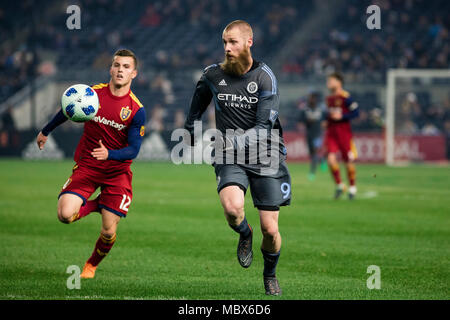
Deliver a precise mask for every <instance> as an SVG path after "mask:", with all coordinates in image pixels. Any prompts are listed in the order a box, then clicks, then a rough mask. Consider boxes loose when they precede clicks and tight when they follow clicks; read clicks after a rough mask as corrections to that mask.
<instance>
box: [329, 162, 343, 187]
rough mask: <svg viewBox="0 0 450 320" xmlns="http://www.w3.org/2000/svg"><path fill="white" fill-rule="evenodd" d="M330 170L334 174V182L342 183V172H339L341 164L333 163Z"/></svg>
mask: <svg viewBox="0 0 450 320" xmlns="http://www.w3.org/2000/svg"><path fill="white" fill-rule="evenodd" d="M330 170H331V175H332V176H333V179H334V182H336V184H340V183H341V173H340V172H339V165H334V166H333V165H331V166H330Z"/></svg>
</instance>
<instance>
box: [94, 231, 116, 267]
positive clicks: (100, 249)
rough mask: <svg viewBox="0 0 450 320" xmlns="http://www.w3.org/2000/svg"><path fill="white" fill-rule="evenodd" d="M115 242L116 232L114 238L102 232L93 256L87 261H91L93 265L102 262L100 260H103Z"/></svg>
mask: <svg viewBox="0 0 450 320" xmlns="http://www.w3.org/2000/svg"><path fill="white" fill-rule="evenodd" d="M114 242H116V235H115V234H114V236H113V237H112V238H107V237H105V236H104V235H103V234H101V233H100V237H99V238H98V240H97V242H96V243H95V248H94V252H92V255H91V257H90V258H89V259H88V261H87V262H89V263H90V264H91V265H93V266H97V265H98V264H99V263H100V261H102V260H103V258H104V257H105V256H106V255H107V254H108V252H109V251H110V250H111V248H112V246H113V245H114Z"/></svg>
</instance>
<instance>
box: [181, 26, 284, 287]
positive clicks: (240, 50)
mask: <svg viewBox="0 0 450 320" xmlns="http://www.w3.org/2000/svg"><path fill="white" fill-rule="evenodd" d="M222 39H223V45H224V49H225V59H224V61H223V62H222V63H220V64H215V65H212V66H209V67H207V68H206V69H205V70H204V72H203V75H202V77H201V79H200V80H199V81H198V83H197V86H196V89H195V92H194V95H193V98H192V101H191V107H190V111H189V114H188V115H187V118H186V123H185V129H187V130H188V131H189V132H190V134H191V136H193V134H194V121H196V120H201V116H202V114H203V113H204V112H205V110H206V108H207V107H208V105H209V103H210V102H211V100H213V101H214V104H215V109H216V110H215V113H216V128H217V129H218V131H219V132H221V133H222V134H223V135H225V134H226V132H227V131H228V132H229V130H235V131H236V132H241V133H240V134H239V133H236V134H235V135H233V136H232V137H231V138H229V136H228V135H226V138H225V139H223V141H224V143H225V148H224V149H222V152H221V151H220V149H218V148H216V150H215V151H216V152H215V160H214V162H213V165H214V169H215V173H216V177H217V184H218V186H217V191H218V193H219V197H220V201H221V204H222V207H223V209H224V213H225V217H226V219H227V221H228V224H229V225H230V227H231V228H232V229H233V230H235V231H236V232H237V233H239V235H240V236H239V243H238V248H237V256H238V261H239V263H240V264H241V266H242V267H244V268H248V267H249V266H250V264H251V263H252V260H253V250H252V239H253V230H252V228H251V226H250V225H249V224H248V222H247V219H246V217H245V213H244V199H245V193H246V191H247V188H248V186H250V191H251V195H252V198H253V204H254V206H255V207H256V208H258V211H259V218H260V224H261V231H262V234H263V241H262V245H261V252H262V254H263V258H264V272H263V275H264V278H263V279H264V287H265V291H266V294H268V295H281V289H280V285H279V283H278V280H277V278H276V275H275V269H276V266H277V263H278V259H279V257H280V249H281V236H280V233H279V231H278V215H279V210H280V206H286V205H289V204H290V200H291V178H290V175H289V171H288V168H287V166H286V164H285V159H286V148H285V146H284V141H283V136H282V130H281V125H280V121H279V119H278V112H279V93H278V88H277V80H276V78H275V75H274V74H273V72H272V71H271V70H270V68H269V67H268V66H267V65H266V64H265V63H263V62H258V61H256V60H254V59H253V58H252V55H251V52H250V47H251V46H252V44H253V31H252V28H251V26H250V25H249V24H248V23H247V22H245V21H242V20H236V21H233V22H231V23H230V24H228V25H227V26H226V28H225V29H224V31H223V34H222ZM252 130H253V131H252ZM254 131H258V132H261V131H262V132H266V133H267V134H266V140H265V141H266V142H267V145H270V148H271V151H273V150H275V157H273V154H274V153H271V156H272V157H273V158H274V159H276V168H275V170H274V171H273V172H270V170H269V171H264V169H267V163H264V162H263V161H262V158H261V157H257V158H258V159H257V161H256V163H254V162H253V163H243V162H242V161H241V162H239V161H237V162H236V160H235V157H234V158H233V160H234V161H233V162H232V163H229V161H221V160H223V158H225V151H224V150H227V149H228V151H229V146H231V150H233V152H234V153H235V154H234V156H236V153H237V152H238V151H239V150H240V151H242V150H244V151H245V160H246V162H248V161H247V160H249V158H251V157H252V156H254V155H253V154H251V153H252V152H253V150H254V149H252V145H251V142H250V140H251V139H246V133H249V132H254ZM262 136H263V137H264V135H262ZM257 139H259V140H258V143H259V142H261V141H262V138H257ZM253 141H254V140H253ZM222 156H223V157H222ZM268 172H270V173H268Z"/></svg>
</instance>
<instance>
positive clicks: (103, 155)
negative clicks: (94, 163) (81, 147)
mask: <svg viewBox="0 0 450 320" xmlns="http://www.w3.org/2000/svg"><path fill="white" fill-rule="evenodd" d="M98 144H99V145H100V147H99V148H95V149H94V150H93V151H92V152H91V155H92V156H93V157H94V158H95V159H97V160H107V159H108V149H106V147H105V146H104V145H103V143H102V140H98Z"/></svg>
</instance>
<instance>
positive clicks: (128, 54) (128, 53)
mask: <svg viewBox="0 0 450 320" xmlns="http://www.w3.org/2000/svg"><path fill="white" fill-rule="evenodd" d="M114 57H132V58H133V61H134V68H135V69H137V67H138V61H137V58H136V55H135V54H134V52H133V51H131V50H128V49H119V50H117V51H116V53H114V55H113V61H114Z"/></svg>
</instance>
